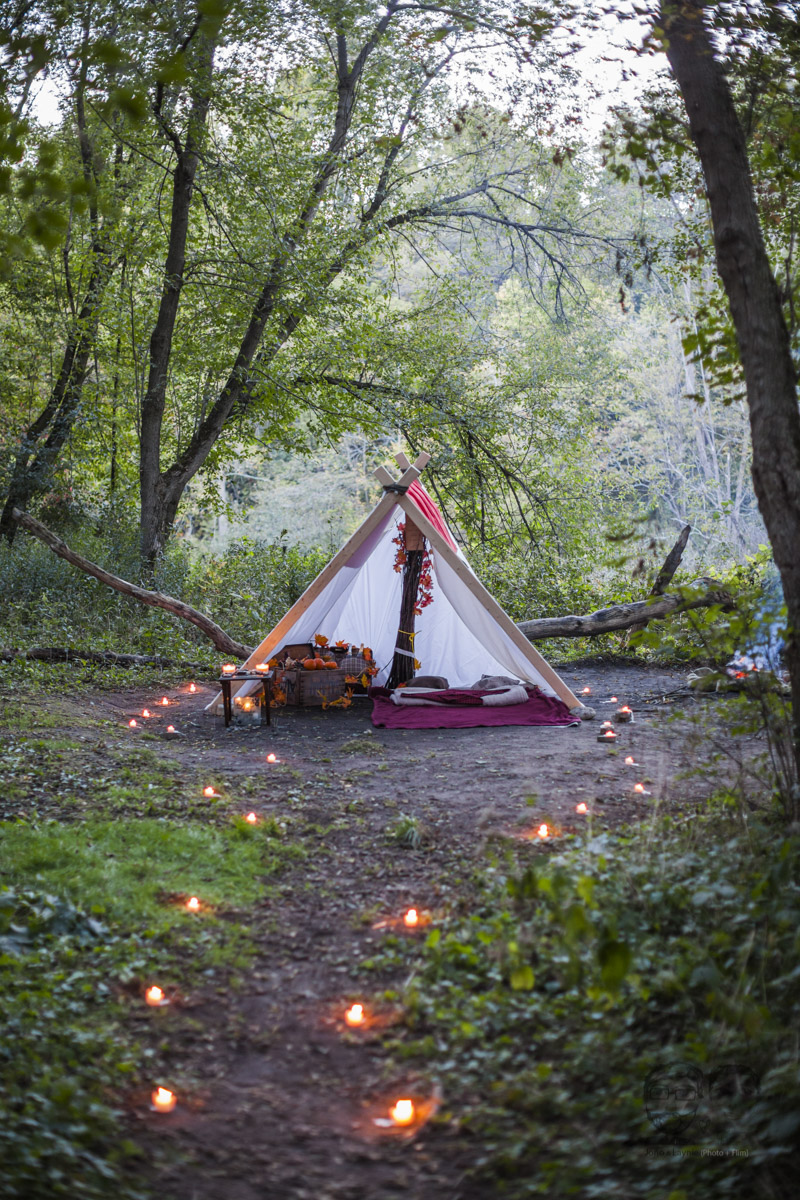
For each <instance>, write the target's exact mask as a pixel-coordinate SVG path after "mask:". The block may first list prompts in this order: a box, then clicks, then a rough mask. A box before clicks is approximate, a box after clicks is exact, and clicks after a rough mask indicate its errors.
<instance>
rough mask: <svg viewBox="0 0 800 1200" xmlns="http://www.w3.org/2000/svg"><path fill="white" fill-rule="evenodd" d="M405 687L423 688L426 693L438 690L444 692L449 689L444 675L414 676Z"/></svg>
mask: <svg viewBox="0 0 800 1200" xmlns="http://www.w3.org/2000/svg"><path fill="white" fill-rule="evenodd" d="M405 686H406V687H416V688H425V690H426V692H435V691H438V690H439V689H441V690H442V691H446V690H447V688H449V687H450V684H449V683H448V682H447V680H446V679H445V677H444V675H415V676H414V678H413V679H409V681H408V683H407V684H406V685H405Z"/></svg>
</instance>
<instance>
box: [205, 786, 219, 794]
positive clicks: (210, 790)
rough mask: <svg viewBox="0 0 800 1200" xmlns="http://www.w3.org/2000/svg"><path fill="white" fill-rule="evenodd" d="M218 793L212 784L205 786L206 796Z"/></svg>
mask: <svg viewBox="0 0 800 1200" xmlns="http://www.w3.org/2000/svg"><path fill="white" fill-rule="evenodd" d="M216 794H217V793H216V792H215V791H214V789H213V787H211V786H209V787H204V788H203V795H204V796H216Z"/></svg>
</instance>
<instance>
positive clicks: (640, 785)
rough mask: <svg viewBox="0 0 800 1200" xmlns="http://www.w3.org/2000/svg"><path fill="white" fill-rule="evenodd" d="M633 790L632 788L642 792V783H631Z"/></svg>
mask: <svg viewBox="0 0 800 1200" xmlns="http://www.w3.org/2000/svg"><path fill="white" fill-rule="evenodd" d="M633 790H634V791H635V792H643V791H644V784H643V783H635V784H634V785H633Z"/></svg>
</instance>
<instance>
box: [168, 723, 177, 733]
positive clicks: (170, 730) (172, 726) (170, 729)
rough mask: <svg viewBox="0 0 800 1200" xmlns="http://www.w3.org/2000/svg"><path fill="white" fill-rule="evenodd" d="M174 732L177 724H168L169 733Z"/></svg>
mask: <svg viewBox="0 0 800 1200" xmlns="http://www.w3.org/2000/svg"><path fill="white" fill-rule="evenodd" d="M174 732H175V726H174V725H168V726H167V733H174Z"/></svg>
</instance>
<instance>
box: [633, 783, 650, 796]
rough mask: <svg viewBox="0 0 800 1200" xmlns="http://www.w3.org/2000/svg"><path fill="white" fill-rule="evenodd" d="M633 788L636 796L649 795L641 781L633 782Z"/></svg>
mask: <svg viewBox="0 0 800 1200" xmlns="http://www.w3.org/2000/svg"><path fill="white" fill-rule="evenodd" d="M633 790H634V791H635V792H636V794H637V796H649V795H650V794H651V793H650V792H648V791H647V789H646V787H645V786H644V784H643V783H635V784H634V785H633Z"/></svg>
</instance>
